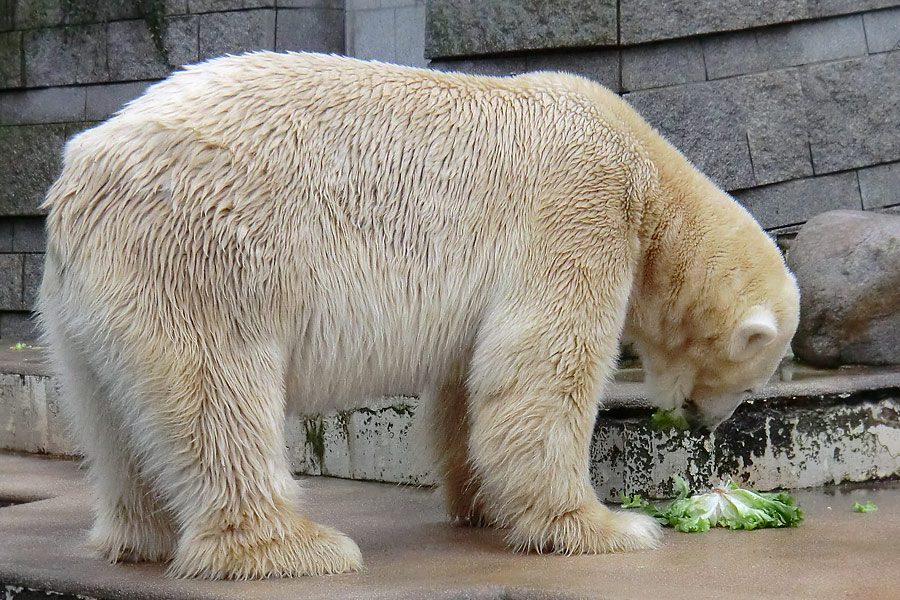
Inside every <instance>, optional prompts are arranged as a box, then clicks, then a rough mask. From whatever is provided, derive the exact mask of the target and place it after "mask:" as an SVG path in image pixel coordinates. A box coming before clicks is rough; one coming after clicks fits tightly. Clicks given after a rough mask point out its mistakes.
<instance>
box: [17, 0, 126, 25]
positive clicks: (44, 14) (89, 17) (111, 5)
mask: <svg viewBox="0 0 900 600" xmlns="http://www.w3.org/2000/svg"><path fill="white" fill-rule="evenodd" d="M123 4H124V3H123V2H120V1H118V0H115V1H111V2H97V1H90V0H74V1H73V0H17V1H16V8H15V20H16V28H17V29H38V28H43V27H55V26H58V25H76V24H84V23H101V22H104V21H105V20H106V18H107V17H109V16H119V15H118V14H116V13H117V9H118V11H121V9H122V8H124V6H123Z"/></svg>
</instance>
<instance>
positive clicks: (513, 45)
mask: <svg viewBox="0 0 900 600" xmlns="http://www.w3.org/2000/svg"><path fill="white" fill-rule="evenodd" d="M427 31H428V35H427V36H426V38H425V55H426V56H428V57H429V58H439V57H447V56H469V55H477V54H494V53H498V52H509V51H513V50H515V51H520V50H533V49H538V48H559V47H573V46H574V47H579V46H598V45H610V44H615V43H616V38H617V33H616V2H614V1H612V0H556V1H554V2H547V1H545V0H480V1H478V2H473V1H472V0H431V1H430V2H428V14H427Z"/></svg>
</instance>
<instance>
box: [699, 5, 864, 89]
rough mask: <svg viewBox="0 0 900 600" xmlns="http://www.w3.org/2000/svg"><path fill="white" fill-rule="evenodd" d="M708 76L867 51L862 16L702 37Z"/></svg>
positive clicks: (750, 71)
mask: <svg viewBox="0 0 900 600" xmlns="http://www.w3.org/2000/svg"><path fill="white" fill-rule="evenodd" d="M703 49H704V56H705V60H706V70H707V74H708V76H709V78H710V79H717V78H720V77H729V76H731V75H742V74H744V73H754V72H758V71H769V70H772V69H778V68H782V67H790V66H795V65H804V64H808V63H815V62H824V61H829V60H838V59H842V58H850V57H854V56H864V55H865V54H866V36H865V33H864V32H863V26H862V17H861V16H860V15H854V16H849V17H838V18H834V19H825V20H822V21H812V22H803V23H793V24H790V25H780V26H775V27H768V28H765V29H759V30H754V31H744V32H737V33H728V34H723V35H715V36H711V37H709V38H706V39H704V40H703Z"/></svg>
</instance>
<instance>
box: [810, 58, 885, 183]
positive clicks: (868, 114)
mask: <svg viewBox="0 0 900 600" xmlns="http://www.w3.org/2000/svg"><path fill="white" fill-rule="evenodd" d="M801 81H802V83H803V90H804V94H805V96H806V114H807V117H808V119H809V142H810V151H811V154H812V161H813V167H814V169H815V172H816V173H830V172H833V171H842V170H846V169H853V168H857V167H867V166H869V165H873V164H878V163H884V162H893V161H896V160H898V159H900V143H898V142H897V131H900V102H898V101H897V99H898V98H900V51H898V52H886V53H882V54H875V55H871V56H868V57H866V58H861V59H851V60H845V61H840V62H833V63H827V64H821V65H810V66H808V67H805V68H804V69H803V76H802V80H801Z"/></svg>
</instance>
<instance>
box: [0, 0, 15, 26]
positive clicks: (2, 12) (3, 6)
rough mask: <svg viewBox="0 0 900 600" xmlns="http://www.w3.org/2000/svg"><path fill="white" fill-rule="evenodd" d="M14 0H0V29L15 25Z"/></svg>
mask: <svg viewBox="0 0 900 600" xmlns="http://www.w3.org/2000/svg"><path fill="white" fill-rule="evenodd" d="M15 17H16V0H0V31H9V30H10V29H12V28H13V27H15V22H16V21H15Z"/></svg>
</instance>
